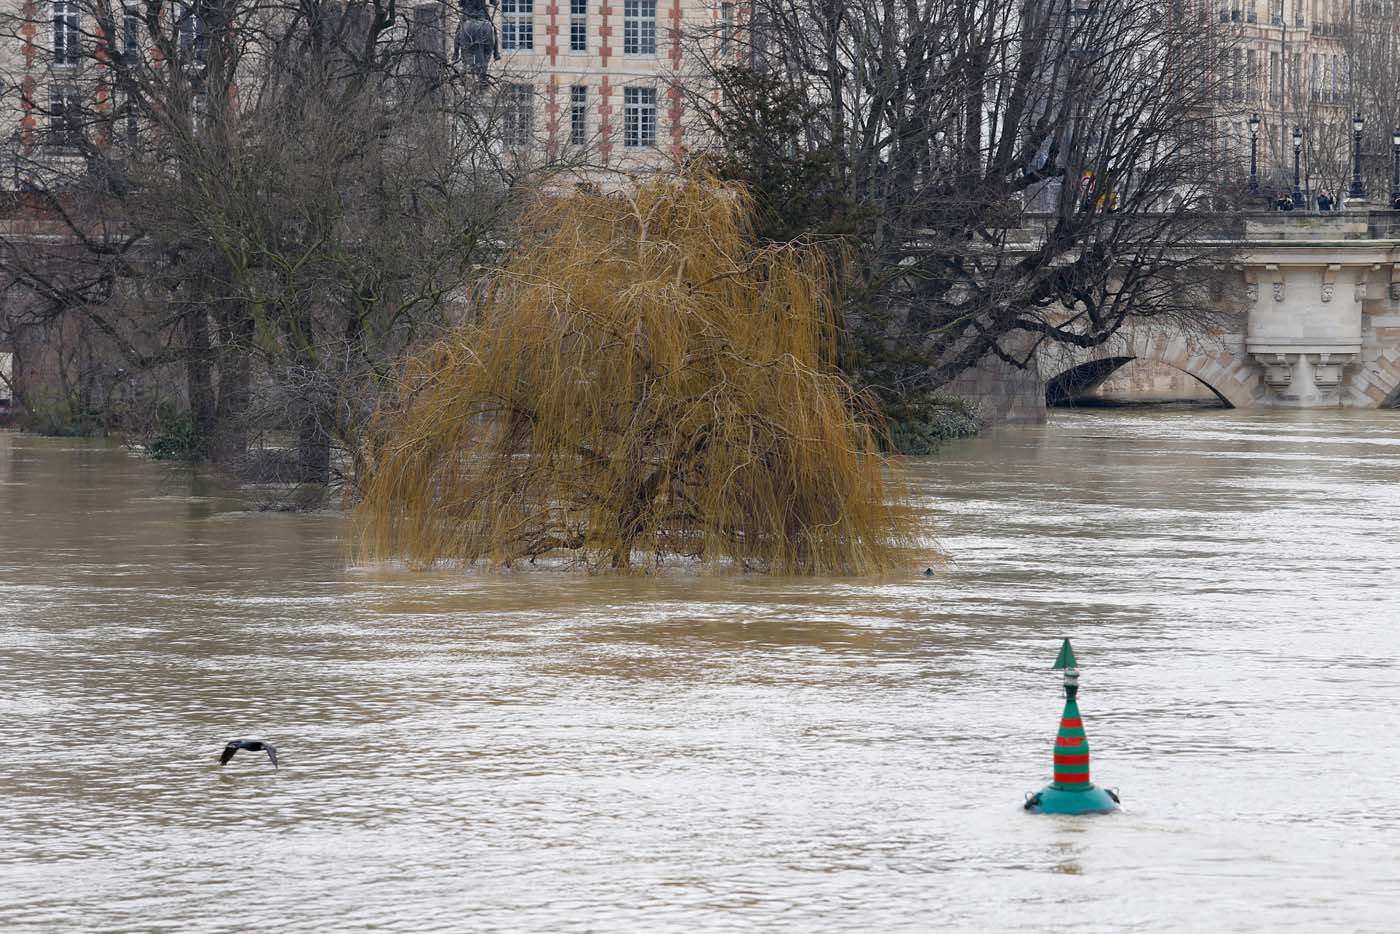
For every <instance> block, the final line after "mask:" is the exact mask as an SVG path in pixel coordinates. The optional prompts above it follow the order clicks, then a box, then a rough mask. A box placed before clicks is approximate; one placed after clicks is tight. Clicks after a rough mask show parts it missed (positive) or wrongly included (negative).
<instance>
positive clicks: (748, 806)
mask: <svg viewBox="0 0 1400 934" xmlns="http://www.w3.org/2000/svg"><path fill="white" fill-rule="evenodd" d="M914 470H915V471H916V473H917V475H918V478H919V491H920V494H921V496H922V504H923V506H924V508H925V509H926V510H927V521H928V527H929V529H930V530H931V531H932V532H935V533H936V534H937V536H938V538H939V540H940V542H941V544H942V546H943V547H944V548H945V549H946V550H947V551H948V552H949V553H950V554H951V556H952V557H953V559H954V560H953V563H952V564H950V565H949V566H947V567H946V568H944V569H942V570H940V572H939V573H938V574H937V576H936V577H934V578H933V579H932V580H925V579H923V578H920V577H918V576H916V575H915V574H913V573H911V574H910V575H909V576H908V577H907V578H902V579H891V580H886V581H852V580H832V579H818V580H797V579H765V578H759V577H734V576H731V577H713V576H699V575H694V574H688V573H684V572H678V573H672V574H668V575H665V576H661V577H653V578H645V577H617V576H595V577H588V576H582V575H578V574H573V573H560V572H556V571H539V570H535V571H530V572H523V573H513V574H505V575H489V576H488V575H481V574H470V573H461V572H453V573H431V574H418V573H412V572H409V571H401V570H394V569H385V568H378V569H366V568H356V567H351V566H348V565H347V563H346V561H345V558H344V554H345V552H344V550H343V548H342V544H341V541H340V535H341V533H342V530H343V521H342V519H341V518H340V517H338V516H335V515H288V514H276V513H258V512H250V511H246V510H245V509H244V507H243V504H241V503H240V501H239V500H238V499H237V498H235V497H234V496H232V495H230V491H228V490H227V489H225V488H222V487H220V486H219V485H218V484H217V483H215V482H214V481H212V480H209V479H206V478H200V477H198V476H193V475H191V474H189V473H188V472H184V471H181V470H177V469H173V468H170V467H168V466H165V465H161V464H156V463H151V462H148V461H145V460H142V459H141V458H139V457H136V456H133V455H132V454H130V453H128V452H126V451H124V450H122V449H121V448H118V447H115V446H112V445H108V444H102V443H91V442H77V441H71V440H53V439H40V438H31V437H26V436H22V435H18V434H14V433H10V432H0V805H3V806H0V929H3V930H5V931H182V932H183V931H229V930H271V931H349V930H366V929H373V930H394V931H414V932H418V931H511V932H514V931H540V932H583V931H624V932H648V934H650V932H672V931H675V932H681V931H685V932H689V931H707V932H710V931H784V932H787V931H792V932H806V931H823V932H824V931H1050V930H1054V931H1067V930H1080V931H1134V932H1136V931H1261V932H1314V931H1377V932H1391V931H1397V930H1400V739H1397V728H1400V665H1397V654H1400V633H1398V632H1397V622H1400V412H1385V413H1340V414H1339V413H1317V414H1282V413H1269V414H1249V413H1240V412H1230V411H1219V410H1186V411H1168V410H1159V411H1150V410H1135V411H1123V410H1119V411H1106V412H1105V411H1096V412H1087V413H1086V412H1070V413H1065V412H1060V413H1057V414H1056V415H1055V416H1054V418H1053V420H1052V421H1051V423H1050V424H1049V425H1048V426H1046V427H1037V428H1024V429H1014V430H1011V429H1008V430H1003V431H998V432H994V433H992V434H990V435H988V436H986V437H983V438H980V439H976V440H972V441H968V442H962V443H958V444H955V445H953V446H950V447H949V448H948V449H947V450H946V451H945V452H944V453H943V454H942V455H940V456H937V457H934V458H929V459H925V460H922V461H920V462H918V463H917V464H916V465H915V467H914ZM911 570H912V569H911ZM1066 635H1068V636H1071V637H1072V638H1073V639H1074V642H1075V647H1076V649H1077V651H1078V654H1079V658H1080V663H1081V666H1082V672H1083V678H1082V685H1083V687H1082V689H1081V694H1080V703H1081V707H1082V709H1083V711H1084V715H1085V718H1086V726H1087V729H1088V732H1089V737H1090V740H1091V743H1092V746H1093V751H1094V759H1093V770H1094V779H1095V780H1096V781H1097V782H1099V783H1100V784H1106V785H1109V786H1114V787H1118V788H1120V789H1121V791H1122V795H1123V799H1124V803H1125V805H1126V807H1127V811H1126V812H1125V813H1123V814H1121V815H1117V816H1112V817H1106V818H1105V817H1100V818H1052V817H1033V816H1030V815H1027V814H1025V813H1023V812H1022V811H1021V809H1020V803H1021V800H1022V796H1023V794H1024V792H1026V791H1028V790H1033V789H1036V788H1039V787H1041V786H1042V785H1043V784H1045V782H1046V781H1047V780H1048V778H1049V772H1050V750H1051V744H1052V742H1053V737H1054V734H1055V728H1056V724H1057V722H1058V716H1059V711H1060V704H1061V699H1060V691H1059V679H1058V678H1057V677H1056V676H1055V674H1053V673H1052V672H1051V671H1050V670H1049V669H1050V665H1051V664H1052V662H1053V659H1054V657H1055V653H1056V650H1057V649H1058V646H1059V640H1060V638H1061V637H1062V636H1066ZM239 736H243V737H251V736H262V737H265V738H267V739H269V740H272V741H273V742H276V743H277V744H278V745H279V747H280V750H281V760H282V761H281V765H282V767H281V769H280V770H277V771H274V770H272V769H271V767H270V766H269V764H268V763H267V761H266V759H265V758H260V757H259V756H258V755H255V754H251V753H240V754H239V755H238V756H237V757H236V758H235V759H234V760H233V762H232V763H230V764H229V765H228V766H227V767H224V768H220V767H219V765H218V754H219V751H220V750H221V748H222V746H223V744H224V742H225V741H227V740H228V739H231V738H234V737H239Z"/></svg>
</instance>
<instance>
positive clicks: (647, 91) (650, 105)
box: [622, 88, 656, 149]
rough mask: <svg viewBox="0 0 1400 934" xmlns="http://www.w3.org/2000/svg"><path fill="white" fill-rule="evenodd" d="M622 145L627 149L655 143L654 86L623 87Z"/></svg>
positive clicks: (645, 147)
mask: <svg viewBox="0 0 1400 934" xmlns="http://www.w3.org/2000/svg"><path fill="white" fill-rule="evenodd" d="M622 145H623V146H626V147H627V148H628V149H647V148H650V147H652V146H655V145H656V88H624V89H623V91H622Z"/></svg>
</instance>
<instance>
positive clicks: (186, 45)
mask: <svg viewBox="0 0 1400 934" xmlns="http://www.w3.org/2000/svg"><path fill="white" fill-rule="evenodd" d="M179 26H180V51H181V52H183V53H184V56H185V60H186V61H188V62H192V63H194V64H195V65H203V64H204V62H205V59H206V58H207V57H208V52H209V34H208V32H206V31H205V28H204V10H203V3H202V2H200V0H195V2H193V3H185V4H183V5H182V6H181V8H180V19H179Z"/></svg>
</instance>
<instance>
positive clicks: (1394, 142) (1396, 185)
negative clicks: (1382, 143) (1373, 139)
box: [1390, 126, 1400, 211]
mask: <svg viewBox="0 0 1400 934" xmlns="http://www.w3.org/2000/svg"><path fill="white" fill-rule="evenodd" d="M1390 145H1391V147H1392V148H1393V149H1394V150H1395V177H1394V179H1393V180H1392V181H1391V183H1390V206H1391V207H1392V208H1394V209H1395V210H1397V211H1400V126H1398V127H1396V128H1395V132H1394V133H1391V134H1390Z"/></svg>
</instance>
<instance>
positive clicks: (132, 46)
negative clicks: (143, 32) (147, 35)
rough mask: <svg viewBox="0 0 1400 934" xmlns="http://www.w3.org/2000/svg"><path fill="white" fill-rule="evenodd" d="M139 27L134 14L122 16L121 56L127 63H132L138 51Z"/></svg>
mask: <svg viewBox="0 0 1400 934" xmlns="http://www.w3.org/2000/svg"><path fill="white" fill-rule="evenodd" d="M139 29H140V26H139V24H138V22H137V19H136V14H135V13H126V14H124V15H123V16H122V56H123V57H124V58H125V59H126V60H127V61H128V62H130V61H133V60H135V58H136V57H137V53H138V52H139V51H140V46H139V44H138V41H137V36H138V35H140V33H139V31H138V30H139Z"/></svg>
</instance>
